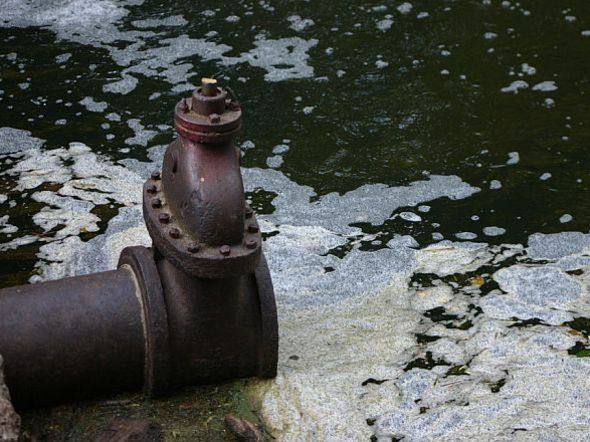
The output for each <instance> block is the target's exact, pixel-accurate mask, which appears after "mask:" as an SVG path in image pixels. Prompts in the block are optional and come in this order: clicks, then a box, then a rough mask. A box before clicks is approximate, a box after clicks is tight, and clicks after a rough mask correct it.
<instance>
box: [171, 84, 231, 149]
mask: <svg viewBox="0 0 590 442" xmlns="http://www.w3.org/2000/svg"><path fill="white" fill-rule="evenodd" d="M174 126H175V127H176V130H177V132H178V134H179V135H180V136H181V137H182V138H184V139H186V140H190V141H192V142H195V143H205V144H218V143H223V142H225V141H228V140H231V139H232V138H233V137H234V136H235V135H236V134H237V133H238V132H239V131H240V129H241V127H242V109H241V106H240V103H239V102H238V101H237V99H236V98H235V96H234V94H233V93H231V92H229V90H226V89H223V88H221V87H218V86H217V82H216V81H215V80H213V79H210V78H203V79H202V83H201V87H199V88H197V90H196V91H195V92H193V95H192V97H190V98H184V99H182V100H180V101H179V102H178V104H177V105H176V109H175V112H174Z"/></svg>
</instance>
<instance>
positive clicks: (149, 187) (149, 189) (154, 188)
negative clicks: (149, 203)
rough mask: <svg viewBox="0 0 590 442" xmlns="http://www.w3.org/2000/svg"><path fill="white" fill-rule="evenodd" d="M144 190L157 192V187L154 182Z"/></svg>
mask: <svg viewBox="0 0 590 442" xmlns="http://www.w3.org/2000/svg"><path fill="white" fill-rule="evenodd" d="M146 190H147V193H157V192H158V187H157V186H156V185H155V184H150V185H149V186H148V187H147V189H146Z"/></svg>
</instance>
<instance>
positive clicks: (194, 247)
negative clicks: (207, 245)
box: [187, 242, 201, 253]
mask: <svg viewBox="0 0 590 442" xmlns="http://www.w3.org/2000/svg"><path fill="white" fill-rule="evenodd" d="M187 250H188V251H189V252H190V253H198V252H199V251H200V250H201V245H200V244H199V243H197V242H194V243H192V244H189V246H188V247H187Z"/></svg>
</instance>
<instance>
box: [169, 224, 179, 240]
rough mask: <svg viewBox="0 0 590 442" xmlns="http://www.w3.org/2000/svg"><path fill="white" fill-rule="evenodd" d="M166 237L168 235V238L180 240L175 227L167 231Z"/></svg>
mask: <svg viewBox="0 0 590 442" xmlns="http://www.w3.org/2000/svg"><path fill="white" fill-rule="evenodd" d="M168 235H170V238H174V239H178V238H180V230H178V229H177V228H176V227H172V228H171V229H170V230H168Z"/></svg>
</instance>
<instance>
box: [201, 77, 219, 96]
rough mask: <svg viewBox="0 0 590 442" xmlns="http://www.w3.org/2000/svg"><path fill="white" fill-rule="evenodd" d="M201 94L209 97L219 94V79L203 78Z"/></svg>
mask: <svg viewBox="0 0 590 442" xmlns="http://www.w3.org/2000/svg"><path fill="white" fill-rule="evenodd" d="M201 94H203V95H206V96H208V97H211V96H213V95H217V80H216V79H215V78H207V77H203V78H201Z"/></svg>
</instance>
